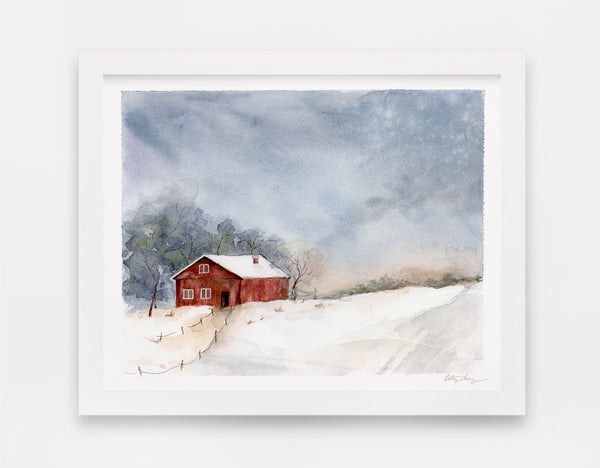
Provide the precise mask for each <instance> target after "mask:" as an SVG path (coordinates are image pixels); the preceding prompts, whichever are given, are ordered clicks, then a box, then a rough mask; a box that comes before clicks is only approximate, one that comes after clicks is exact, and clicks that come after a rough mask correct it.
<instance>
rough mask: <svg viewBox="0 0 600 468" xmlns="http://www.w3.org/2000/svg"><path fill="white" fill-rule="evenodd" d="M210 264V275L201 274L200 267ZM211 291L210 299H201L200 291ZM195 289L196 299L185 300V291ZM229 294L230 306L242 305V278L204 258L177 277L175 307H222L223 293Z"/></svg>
mask: <svg viewBox="0 0 600 468" xmlns="http://www.w3.org/2000/svg"><path fill="white" fill-rule="evenodd" d="M201 264H208V265H209V271H208V273H199V268H200V267H199V265H201ZM202 288H210V289H211V298H210V299H201V298H200V290H201V289H202ZM184 289H193V290H194V299H192V300H188V299H185V300H184V299H183V290H184ZM222 291H228V292H229V305H232V306H233V305H238V304H239V303H240V278H239V277H238V276H236V275H235V274H233V273H231V272H230V271H228V270H226V269H225V268H223V267H221V266H220V265H218V264H216V263H215V262H213V261H212V260H210V259H208V258H202V259H200V260H198V261H197V262H195V263H193V264H192V265H190V266H189V267H187V268H186V269H185V270H184V271H182V272H181V273H180V274H179V275H177V279H176V286H175V292H176V299H175V306H176V307H183V306H201V305H207V306H210V307H220V306H221V292H222Z"/></svg>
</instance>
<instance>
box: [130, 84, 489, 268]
mask: <svg viewBox="0 0 600 468" xmlns="http://www.w3.org/2000/svg"><path fill="white" fill-rule="evenodd" d="M483 99H484V96H483V92H482V91H476V90H466V91H465V90H457V91H406V90H384V91H353V92H339V91H248V92H247V91H223V92H209V91H198V92H196V91H189V92H188V91H185V92H182V91H166V92H163V91H161V92H123V94H122V115H123V202H124V207H125V208H126V209H129V208H134V207H135V206H136V205H137V204H138V203H140V201H141V200H142V199H143V198H144V197H146V196H151V195H152V194H154V193H156V192H158V191H161V190H164V189H165V188H166V187H168V186H171V185H173V184H177V185H179V186H181V187H184V188H185V189H186V190H188V191H189V192H190V193H193V194H194V196H195V197H196V201H197V203H198V205H199V206H200V207H201V208H202V209H203V210H204V211H205V212H206V213H207V214H208V215H211V216H213V217H215V219H223V218H224V217H226V216H229V217H231V218H232V219H233V220H234V222H236V223H237V224H238V225H239V226H240V227H241V228H244V229H247V228H253V227H257V228H260V229H263V230H264V231H266V232H267V233H273V234H276V235H278V236H280V237H282V238H283V239H284V240H286V241H291V240H294V239H306V240H309V241H312V242H314V243H315V244H317V246H318V247H319V248H320V249H321V250H322V251H323V252H324V253H325V254H326V256H327V257H328V258H329V259H330V260H331V261H332V262H334V263H337V264H339V265H346V266H348V267H356V266H366V265H370V266H373V265H378V266H379V270H380V271H391V270H393V269H394V268H396V269H398V268H400V267H402V266H407V265H418V264H422V265H424V266H432V267H436V268H451V267H457V268H464V269H465V271H468V272H471V270H472V271H476V270H477V269H479V268H480V267H481V262H482V217H483V140H484V138H483V106H484V103H483Z"/></svg>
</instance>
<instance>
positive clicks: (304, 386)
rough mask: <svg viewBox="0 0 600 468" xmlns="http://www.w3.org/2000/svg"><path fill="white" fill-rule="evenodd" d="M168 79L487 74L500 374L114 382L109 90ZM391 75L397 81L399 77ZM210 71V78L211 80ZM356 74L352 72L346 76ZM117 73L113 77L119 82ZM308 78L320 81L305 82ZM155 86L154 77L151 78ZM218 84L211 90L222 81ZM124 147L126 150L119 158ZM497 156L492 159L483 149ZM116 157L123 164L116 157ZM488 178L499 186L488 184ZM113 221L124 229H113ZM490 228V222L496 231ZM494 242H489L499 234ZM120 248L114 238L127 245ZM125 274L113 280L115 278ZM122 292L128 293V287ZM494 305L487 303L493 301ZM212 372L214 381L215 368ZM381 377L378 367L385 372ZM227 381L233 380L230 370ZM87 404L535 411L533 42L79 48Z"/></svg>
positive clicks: (213, 410)
mask: <svg viewBox="0 0 600 468" xmlns="http://www.w3.org/2000/svg"><path fill="white" fill-rule="evenodd" d="M165 77H170V78H169V79H170V80H179V81H180V82H181V83H182V86H183V87H184V88H185V87H186V86H191V87H193V88H194V89H196V86H197V83H198V80H200V82H206V83H209V82H210V83H213V85H212V86H214V83H215V81H216V82H218V80H219V78H222V80H223V81H227V80H232V79H233V80H242V81H244V80H246V82H247V83H248V86H250V87H252V86H253V83H257V80H263V82H264V83H266V85H267V86H277V83H278V82H281V83H284V84H287V83H294V86H296V85H297V83H300V82H304V81H303V80H305V81H306V82H307V83H308V82H309V81H310V80H314V79H315V77H316V79H317V80H319V79H320V80H321V81H320V82H322V80H325V79H331V80H332V82H335V81H336V80H341V79H348V80H350V81H351V80H356V83H368V82H370V81H374V80H380V79H381V80H385V79H398V80H400V81H399V82H401V83H403V86H406V87H412V86H416V87H420V88H423V87H426V88H427V87H429V88H431V89H434V88H435V89H437V87H438V83H441V82H443V81H444V80H450V81H449V82H452V80H453V79H454V80H458V81H454V82H455V83H459V82H460V83H465V86H469V83H477V82H478V80H491V81H493V83H494V86H495V89H496V91H495V96H496V97H497V101H496V104H495V107H494V110H493V114H490V115H486V119H488V117H489V121H490V122H492V124H493V125H494V135H497V138H496V139H494V137H493V136H491V137H490V139H489V140H488V139H487V136H486V154H487V152H488V151H489V152H490V154H493V156H492V157H490V158H488V159H486V165H485V171H486V172H485V181H486V187H485V197H486V198H485V199H486V205H488V202H489V208H486V209H489V210H493V211H490V212H486V213H492V216H488V217H487V219H486V221H485V223H486V224H488V222H489V224H490V225H491V224H493V223H494V221H493V220H494V219H495V220H496V221H497V222H495V224H494V225H493V228H489V226H487V227H486V228H485V232H486V235H488V234H489V238H490V239H493V242H494V244H493V247H492V248H489V249H487V250H486V252H485V255H486V264H485V265H486V266H485V268H486V269H487V270H486V274H487V273H489V274H490V275H492V276H493V277H494V282H495V284H496V285H497V290H496V292H491V293H490V297H492V298H493V303H490V302H488V303H487V304H492V306H493V310H494V311H496V312H494V313H493V314H491V315H488V319H489V320H490V321H488V322H487V323H488V325H489V328H490V329H493V331H494V333H495V339H497V342H498V350H499V352H498V355H497V356H496V357H495V358H496V362H497V376H498V379H497V381H496V382H495V383H494V385H493V386H489V387H487V388H486V387H484V388H483V389H477V387H476V386H473V385H471V384H470V382H469V380H468V379H465V380H464V381H460V382H459V381H446V382H443V385H442V383H437V384H436V385H435V386H433V387H426V389H423V388H425V387H422V388H420V389H413V388H410V387H404V386H402V385H396V386H390V385H388V384H387V382H384V381H383V380H381V381H380V382H381V385H379V384H378V383H377V382H375V383H373V382H371V381H369V382H366V381H361V380H348V378H347V377H332V378H329V379H346V380H343V381H341V383H339V384H338V381H335V380H328V381H327V384H326V385H325V384H324V383H322V381H318V382H316V381H311V382H309V381H304V380H303V378H302V377H296V378H294V379H295V380H294V381H292V382H291V383H290V382H286V383H282V384H281V385H280V384H279V383H278V382H274V385H272V386H270V388H266V387H265V385H262V384H260V383H256V381H255V380H243V379H246V378H245V377H239V378H237V377H235V378H233V379H236V380H235V382H234V383H232V385H229V386H224V387H222V388H220V387H218V386H214V385H211V384H209V382H208V381H204V382H205V383H206V385H204V386H202V385H200V386H198V385H194V386H191V387H189V388H185V389H174V388H173V387H170V386H163V385H160V384H156V385H154V386H153V385H147V384H144V385H137V386H136V385H132V386H131V388H124V387H119V386H114V385H112V384H111V383H109V382H108V381H107V379H106V375H107V366H108V365H109V364H110V362H111V361H110V359H111V357H110V353H109V352H108V350H107V349H106V347H107V336H108V335H107V334H108V333H111V330H112V328H111V327H112V326H113V325H114V322H113V321H111V319H110V318H109V316H110V310H113V309H111V308H110V307H111V304H110V300H109V299H107V297H108V296H107V291H109V290H110V291H112V293H111V294H113V295H114V293H115V291H114V288H115V285H118V282H119V281H120V271H119V270H118V268H117V269H116V270H115V269H113V268H112V266H110V265H112V264H110V265H109V263H108V261H107V259H109V258H113V254H114V250H115V244H114V243H113V242H112V241H111V240H110V239H108V237H110V236H107V229H108V228H107V225H108V224H107V223H108V222H109V220H110V219H114V218H115V212H114V211H115V206H117V207H118V206H119V205H118V201H119V193H120V179H119V173H118V170H114V168H115V167H117V168H118V166H119V162H120V153H119V152H118V148H117V150H116V151H115V148H113V147H112V146H110V145H111V143H110V142H109V141H108V140H107V132H108V126H109V125H108V124H107V122H108V120H107V118H108V117H110V116H109V115H108V114H110V113H111V112H113V110H114V109H111V107H110V106H109V105H107V101H106V97H107V94H108V93H109V91H108V89H109V87H110V86H112V87H113V88H112V89H113V91H112V92H114V86H117V87H118V86H119V85H118V84H117V85H114V83H121V82H123V81H119V80H123V79H125V80H129V82H133V83H135V82H136V81H139V82H140V83H143V82H145V83H148V82H149V81H148V80H150V82H152V80H154V81H153V82H154V83H160V80H163V79H165ZM390 77H391V78H390ZM202 80H204V81H202ZM350 81H349V82H350ZM111 83H113V84H111ZM308 86H310V84H309V85H308ZM151 87H152V86H151ZM213 89H214V88H213ZM115 153H116V154H115ZM486 158H487V156H486ZM115 164H116V165H115ZM488 181H489V182H490V183H489V184H488ZM113 227H114V226H113ZM488 228H489V229H488ZM490 242H492V241H491V240H490ZM118 248H119V245H116V249H117V254H118V253H119V252H118ZM115 275H116V276H117V278H115ZM118 293H119V294H120V288H119V291H118ZM492 306H490V310H492ZM206 378H208V379H210V378H212V377H206ZM375 378H380V379H381V377H375ZM229 381H230V382H233V381H232V380H231V379H230V380H229ZM79 413H80V414H81V415H523V414H525V54H524V52H523V51H512V50H507V51H503V50H502V51H387V50H386V51H81V52H80V55H79Z"/></svg>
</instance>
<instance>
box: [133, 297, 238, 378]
mask: <svg viewBox="0 0 600 468" xmlns="http://www.w3.org/2000/svg"><path fill="white" fill-rule="evenodd" d="M231 311H232V310H231V308H230V309H229V311H228V312H227V314H226V315H225V317H224V318H223V325H222V326H221V328H217V329H215V333H214V335H213V337H212V339H211V340H210V342H209V343H208V345H207V346H206V347H205V348H204V349H199V350H198V352H197V353H196V356H194V358H192V359H190V360H189V361H184V360H183V359H182V360H181V362H180V363H179V364H175V365H174V366H171V367H168V368H166V369H163V370H160V371H147V370H143V369H142V367H141V366H137V371H136V372H127V371H123V373H124V374H127V375H140V376H141V375H144V374H149V375H159V374H165V373H167V372H169V371H172V370H173V369H179V370H183V368H184V367H185V366H189V365H190V364H193V363H194V362H196V361H199V360H200V359H201V358H202V354H203V353H206V352H207V351H208V350H209V349H210V348H211V346H212V345H213V344H215V343H216V342H217V335H218V334H219V333H220V332H221V330H223V329H224V328H225V327H226V326H227V319H228V318H229V316H230V315H231ZM211 316H212V317H214V310H211V311H210V313H209V314H207V315H203V316H202V317H200V320H199V321H198V322H196V323H195V324H193V325H186V327H188V328H194V327H195V326H197V325H202V324H203V319H205V318H208V317H211ZM175 333H176V332H172V333H168V334H166V335H163V334H162V332H161V333H160V335H159V336H157V338H158V340H157V341H153V342H154V343H158V342H160V341H162V339H163V338H165V337H167V336H172V335H175ZM181 334H182V335H183V334H184V332H183V327H181ZM177 336H178V335H177ZM146 339H147V340H150V341H152V339H150V338H146Z"/></svg>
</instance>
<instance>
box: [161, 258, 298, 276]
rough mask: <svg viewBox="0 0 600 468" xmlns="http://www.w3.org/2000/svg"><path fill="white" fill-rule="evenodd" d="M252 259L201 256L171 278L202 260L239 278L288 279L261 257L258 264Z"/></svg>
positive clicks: (285, 274) (281, 271) (282, 272)
mask: <svg viewBox="0 0 600 468" xmlns="http://www.w3.org/2000/svg"><path fill="white" fill-rule="evenodd" d="M252 257H253V256H252V255H235V256H234V255H202V256H201V257H198V258H197V259H196V260H194V261H193V262H192V263H190V264H189V265H187V266H186V267H185V268H183V269H181V270H179V271H178V272H177V273H175V274H174V275H173V276H171V278H172V279H175V277H176V276H178V275H179V274H180V273H181V272H183V271H185V270H187V269H188V268H189V267H190V266H192V265H193V264H194V263H196V262H197V261H199V260H202V259H203V258H208V259H209V260H212V261H213V262H215V263H216V264H217V265H220V266H222V267H223V268H225V269H226V270H229V271H230V272H232V273H234V274H236V275H238V276H239V277H240V278H289V275H288V274H287V273H285V272H284V271H283V270H281V269H279V268H278V267H276V266H275V265H273V264H272V263H271V262H269V261H268V260H267V259H266V258H265V257H263V256H262V255H259V260H258V263H254V262H253V261H252Z"/></svg>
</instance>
